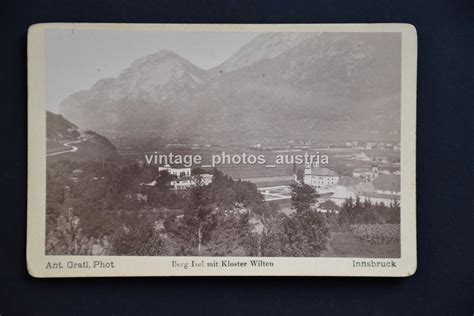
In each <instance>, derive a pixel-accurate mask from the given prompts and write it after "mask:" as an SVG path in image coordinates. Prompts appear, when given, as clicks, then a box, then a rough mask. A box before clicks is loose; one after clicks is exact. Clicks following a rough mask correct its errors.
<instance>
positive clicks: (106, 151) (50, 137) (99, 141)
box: [46, 111, 120, 161]
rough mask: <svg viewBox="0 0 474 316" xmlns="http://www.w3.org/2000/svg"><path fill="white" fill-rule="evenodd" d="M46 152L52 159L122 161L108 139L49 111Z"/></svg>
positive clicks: (47, 112) (47, 114) (47, 113)
mask: <svg viewBox="0 0 474 316" xmlns="http://www.w3.org/2000/svg"><path fill="white" fill-rule="evenodd" d="M46 152H47V154H48V157H51V158H52V159H55V158H57V157H66V158H68V159H75V160H89V161H90V160H102V159H107V160H119V159H120V157H119V155H118V154H117V151H116V148H115V146H114V145H112V143H111V142H110V141H109V140H108V139H107V138H106V137H104V136H102V135H100V134H98V133H96V132H93V131H90V130H82V129H80V128H78V127H77V125H75V124H73V123H71V122H70V121H68V120H66V119H65V118H64V117H63V116H62V115H60V114H55V113H52V112H49V111H46ZM53 157H54V158H53Z"/></svg>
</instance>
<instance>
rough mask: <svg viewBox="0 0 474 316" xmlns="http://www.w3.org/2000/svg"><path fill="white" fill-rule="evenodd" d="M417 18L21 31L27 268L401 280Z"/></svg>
mask: <svg viewBox="0 0 474 316" xmlns="http://www.w3.org/2000/svg"><path fill="white" fill-rule="evenodd" d="M416 65H417V36H416V30H415V29H414V27H413V26H411V25H408V24H326V25H324V24H319V25H318V24H295V25H291V24H285V25H283V24H281V25H279V24H274V25H269V24H266V25H248V24H247V25H245V24H243V25H239V24H213V25H211V24H88V23H84V24H81V23H46V24H37V25H33V26H31V27H30V29H29V32H28V137H29V141H28V236H27V237H28V238H27V239H28V241H27V243H28V244H27V265H28V271H29V273H30V274H31V275H32V276H35V277H92V276H94V277H97V276H226V275H228V276H240V275H242V276H252V275H255V276H409V275H412V274H413V273H414V272H415V270H416V216H415V214H416V170H415V161H416V157H415V153H416V135H415V133H416V67H417V66H416Z"/></svg>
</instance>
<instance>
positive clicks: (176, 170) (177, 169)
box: [158, 165, 191, 178]
mask: <svg viewBox="0 0 474 316" xmlns="http://www.w3.org/2000/svg"><path fill="white" fill-rule="evenodd" d="M158 171H168V173H169V174H171V175H173V176H176V177H178V178H180V177H187V176H191V168H190V167H182V166H173V167H171V166H170V165H164V166H163V167H158Z"/></svg>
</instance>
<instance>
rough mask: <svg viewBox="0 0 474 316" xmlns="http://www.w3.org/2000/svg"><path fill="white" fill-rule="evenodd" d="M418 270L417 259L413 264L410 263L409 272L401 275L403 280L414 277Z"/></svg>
mask: <svg viewBox="0 0 474 316" xmlns="http://www.w3.org/2000/svg"><path fill="white" fill-rule="evenodd" d="M417 270H418V262H417V260H416V259H415V260H414V261H413V262H409V263H408V271H407V272H406V273H404V274H403V275H401V277H403V278H411V277H413V275H415V274H416V271H417Z"/></svg>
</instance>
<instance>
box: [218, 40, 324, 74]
mask: <svg viewBox="0 0 474 316" xmlns="http://www.w3.org/2000/svg"><path fill="white" fill-rule="evenodd" d="M320 34H321V33H264V34H262V35H260V36H257V37H255V38H254V39H252V40H251V41H250V42H248V43H247V44H245V45H244V46H242V48H240V49H239V50H238V51H237V52H236V53H235V54H234V55H232V56H231V57H230V58H229V59H227V60H226V61H225V62H224V63H222V64H221V65H219V66H217V67H215V68H213V69H211V70H210V71H211V72H212V73H216V72H230V71H233V70H236V69H239V68H242V67H246V66H250V65H253V64H255V63H257V62H259V61H261V60H265V59H271V58H274V57H276V56H278V55H280V54H282V53H283V52H285V51H287V50H289V49H291V48H293V47H295V46H298V45H299V44H301V43H302V42H303V41H305V40H306V39H309V38H312V37H317V36H319V35H320Z"/></svg>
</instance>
